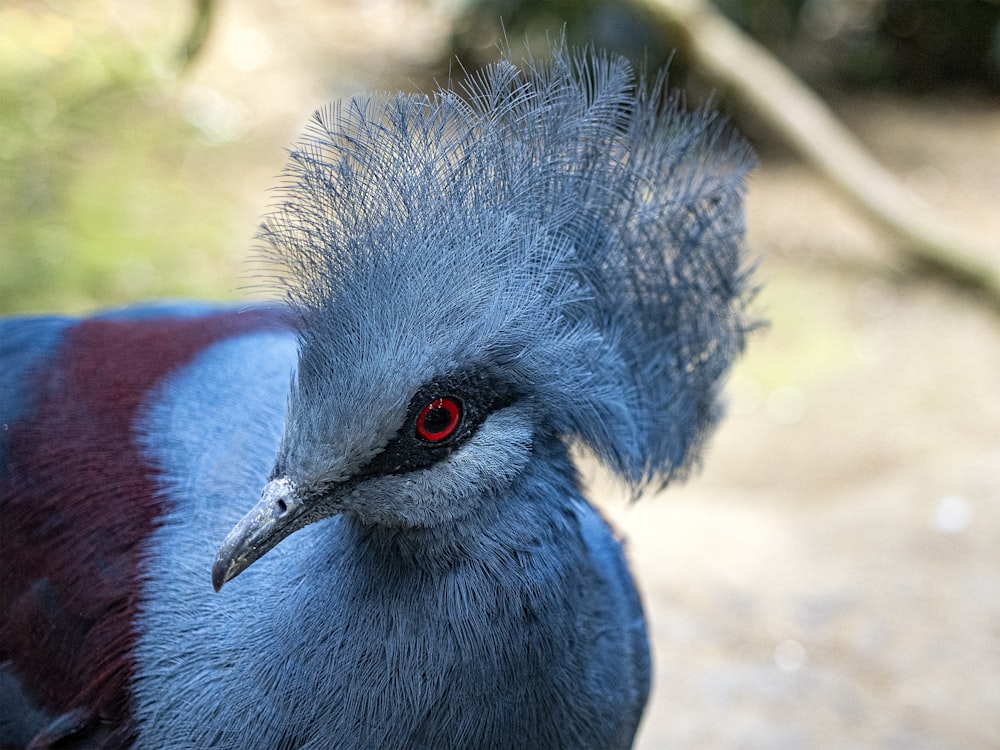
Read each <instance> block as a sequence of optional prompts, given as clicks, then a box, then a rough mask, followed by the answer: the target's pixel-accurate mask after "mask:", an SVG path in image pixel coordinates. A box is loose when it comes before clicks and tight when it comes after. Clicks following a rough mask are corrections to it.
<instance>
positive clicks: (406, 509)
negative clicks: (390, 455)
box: [348, 404, 532, 526]
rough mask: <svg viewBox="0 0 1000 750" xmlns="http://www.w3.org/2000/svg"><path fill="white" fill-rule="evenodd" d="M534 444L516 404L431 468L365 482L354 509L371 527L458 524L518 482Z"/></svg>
mask: <svg viewBox="0 0 1000 750" xmlns="http://www.w3.org/2000/svg"><path fill="white" fill-rule="evenodd" d="M531 440H532V429H531V422H530V420H529V419H528V416H527V413H526V411H525V410H524V409H523V408H522V407H519V406H518V405H516V404H515V405H514V406H510V407H508V408H506V409H501V410H500V411H498V412H495V413H494V414H491V415H490V416H489V417H488V418H487V419H486V421H485V422H483V423H482V424H481V425H480V426H479V429H478V430H477V431H476V434H475V435H473V436H472V438H470V439H469V441H468V442H466V443H465V445H463V446H462V447H461V448H459V449H458V450H457V451H455V452H454V453H452V454H451V455H450V456H448V457H447V458H444V459H442V460H441V461H439V462H438V463H436V464H434V465H433V466H430V467H428V468H426V469H418V470H415V471H411V472H407V473H406V474H398V475H389V476H382V477H375V478H372V479H371V480H369V481H366V482H363V483H362V484H360V485H359V486H358V487H357V488H356V489H355V490H354V492H352V493H351V496H350V500H349V502H348V504H349V506H350V507H351V510H352V511H354V512H355V513H357V515H358V516H359V517H360V518H362V519H363V520H364V521H366V522H369V523H382V524H386V525H389V526H398V525H400V523H402V524H403V525H405V526H437V525H438V524H441V523H447V522H451V521H454V520H456V519H459V518H461V517H463V516H466V515H468V514H470V513H472V512H474V511H475V510H476V505H477V504H478V503H481V502H482V498H483V497H490V496H492V495H494V494H495V493H496V492H499V491H501V490H503V489H504V488H505V487H507V486H508V485H510V483H511V482H513V481H514V479H515V478H516V477H517V475H518V474H520V473H521V471H522V470H523V469H524V467H525V465H526V464H527V463H528V460H529V459H530V457H531ZM386 508H388V509H389V512H388V513H386V511H385V510H384V509H386Z"/></svg>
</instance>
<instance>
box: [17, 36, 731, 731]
mask: <svg viewBox="0 0 1000 750" xmlns="http://www.w3.org/2000/svg"><path fill="white" fill-rule="evenodd" d="M629 81H630V79H629V71H628V68H627V65H626V64H625V63H623V62H621V61H609V60H606V59H604V58H597V59H596V60H595V61H591V62H580V61H576V62H574V61H572V60H571V59H570V58H569V56H568V54H567V53H566V52H565V51H564V50H559V51H557V62H556V64H555V65H554V67H553V69H552V70H551V71H549V72H543V71H538V70H535V71H533V72H532V73H531V74H530V75H529V77H528V78H527V79H521V78H520V77H519V76H518V75H517V74H516V73H515V72H514V71H513V68H512V66H508V65H505V64H501V65H500V66H498V67H497V68H494V69H492V70H491V72H490V73H488V74H487V76H486V77H484V78H483V79H481V80H480V82H479V84H478V88H475V87H474V88H473V89H472V90H471V91H470V92H469V93H470V96H469V97H468V99H467V100H465V101H463V100H459V99H458V98H457V97H455V96H454V95H452V94H450V93H449V92H442V93H441V94H439V96H438V97H437V98H436V99H434V100H429V99H416V98H407V97H400V98H397V99H391V100H389V101H387V102H386V103H385V104H383V105H381V107H379V106H374V105H372V104H371V103H370V102H364V101H356V102H354V103H352V104H351V105H350V107H349V110H348V111H347V112H343V113H342V112H340V111H339V110H338V111H334V112H330V113H326V114H325V115H323V116H321V117H320V118H319V119H318V120H317V124H316V129H315V130H314V132H313V133H312V134H311V136H310V137H309V138H307V140H306V141H304V142H303V145H302V148H301V149H299V150H296V151H293V153H292V163H291V166H290V168H289V172H288V182H287V184H286V187H285V190H286V193H285V196H286V198H287V200H286V201H285V202H284V203H282V204H281V205H280V206H279V207H278V208H277V209H276V211H275V212H274V213H273V214H272V215H271V216H270V217H269V218H268V220H267V221H266V222H265V225H264V229H263V231H262V237H263V239H264V240H265V241H266V242H267V243H268V244H269V245H270V247H271V248H272V250H271V251H270V252H271V257H272V259H273V260H274V261H276V263H277V265H278V267H279V270H278V271H277V273H278V276H279V282H280V284H281V286H282V288H284V289H285V290H286V294H287V305H285V306H281V307H263V308H251V309H243V310H240V311H237V310H220V309H212V308H206V307H203V306H193V305H191V306H187V305H178V306H172V307H151V308H137V309H132V310H126V311H121V312H118V313H113V314H107V315H102V316H98V317H96V318H89V319H83V320H71V319H64V318H35V319H21V320H11V321H6V322H4V323H3V324H0V357H2V360H3V364H4V369H3V371H2V372H0V423H2V425H3V432H0V513H2V517H3V523H2V524H0V556H2V561H0V565H2V568H0V571H2V572H0V575H2V591H0V616H2V618H3V620H2V622H0V747H5V748H6V747H27V746H29V745H30V746H31V747H32V748H41V747H49V746H50V745H54V744H55V743H56V742H57V741H59V743H60V744H59V745H58V746H59V747H131V746H134V747H143V748H146V747H148V748H165V747H170V748H202V747H213V748H289V749H291V748H345V749H346V748H386V747H392V748H434V749H435V750H438V749H442V750H443V749H445V748H510V747H525V748H528V747H530V748H539V749H540V750H544V749H545V748H575V749H579V748H595V750H596V749H601V750H605V749H612V748H627V747H630V746H631V742H632V738H633V736H634V733H635V730H636V727H637V725H638V722H639V719H640V717H641V714H642V710H643V707H644V705H645V701H646V696H647V693H648V689H649V676H650V659H649V652H648V645H647V638H646V628H645V622H644V619H643V614H642V609H641V606H640V603H639V598H638V596H637V594H636V591H635V588H634V585H633V583H632V578H631V575H630V574H629V571H628V568H627V565H626V563H625V559H624V556H623V552H622V549H621V545H620V543H619V541H618V540H617V538H616V537H615V535H614V534H613V532H612V531H611V529H610V528H609V527H608V525H607V524H606V523H605V522H604V520H603V519H602V518H601V517H600V515H599V514H598V513H597V512H596V511H595V510H594V509H593V508H592V507H591V506H590V505H589V504H588V503H587V501H586V500H585V499H584V497H583V495H582V493H581V489H580V487H579V485H578V482H577V478H576V473H575V470H574V468H573V464H572V462H571V461H570V459H569V456H568V445H569V443H570V441H573V440H578V441H581V442H583V443H585V444H586V445H588V446H589V447H590V448H591V449H592V450H593V451H594V452H595V453H596V454H597V455H598V456H599V457H600V458H602V459H604V460H605V461H606V462H608V463H609V464H610V465H611V466H612V468H614V469H615V470H616V471H618V472H619V473H620V474H621V475H622V476H623V477H624V478H625V480H626V481H627V482H629V483H630V484H632V485H633V486H637V487H638V486H640V485H642V484H644V483H646V482H648V481H650V480H655V479H656V478H661V479H666V478H669V477H670V476H673V475H674V474H676V473H679V472H681V471H683V470H684V468H685V467H686V466H687V465H688V464H689V463H690V461H691V460H693V458H695V457H696V455H697V452H698V449H699V448H700V446H701V443H702V441H703V440H704V436H705V434H706V432H707V429H708V428H709V427H710V426H711V424H712V422H713V421H714V419H715V416H716V406H715V399H716V390H717V381H718V378H719V377H720V376H721V374H722V372H724V370H725V368H726V366H727V365H728V362H729V360H730V359H731V357H732V356H733V354H734V353H735V352H736V351H737V350H738V349H739V348H740V346H741V344H742V337H743V334H744V330H745V322H744V321H743V320H742V318H741V316H740V309H741V306H742V289H743V283H742V282H743V278H742V272H741V271H740V265H741V257H740V246H741V236H742V223H741V222H742V219H741V213H740V201H741V183H742V175H743V173H744V172H745V170H746V167H747V164H748V161H749V157H748V156H747V153H746V150H745V149H744V148H743V147H741V146H739V145H738V144H736V145H735V146H734V145H732V144H730V145H728V146H725V147H721V148H717V146H718V143H717V138H718V129H717V128H715V127H714V126H709V125H708V124H706V122H705V120H704V118H703V117H700V116H687V115H683V114H681V113H680V112H679V111H678V110H676V109H670V108H669V107H667V110H668V111H667V121H668V124H667V126H665V127H661V126H659V125H656V124H655V123H654V118H653V117H652V115H653V114H655V113H654V110H656V109H658V106H659V104H662V102H657V101H650V100H647V99H643V98H642V97H641V96H639V97H638V98H637V96H636V94H635V93H634V92H632V90H631V89H630V88H629ZM654 99H655V98H654ZM713 143H714V144H716V145H715V146H713ZM671 148H672V149H673V151H672V152H671V151H670V149H671ZM713 148H715V150H714V151H713ZM657 149H665V150H666V151H665V152H664V153H656V150H657ZM654 187H655V188H656V189H657V190H659V189H662V190H664V193H663V197H662V198H656V196H655V194H654V193H653V192H651V191H652V190H653V188H654ZM657 273H660V274H661V275H662V279H658V278H657V277H656V276H655V274H657ZM290 378H291V390H290V392H289V379H290ZM261 488H264V491H263V494H262V495H261V500H260V502H259V503H258V505H257V506H256V507H255V508H253V509H251V506H252V505H253V498H254V497H255V496H256V495H258V494H260V493H261ZM248 511H250V512H249V513H248ZM241 518H242V520H241ZM314 521H322V522H321V523H313V522H314ZM230 530H232V531H230ZM227 532H229V535H228V536H227ZM293 532H294V534H293ZM290 534H293V536H292V537H291V539H289V541H287V542H285V543H284V544H281V545H280V546H276V545H278V542H280V541H281V540H282V539H283V538H284V537H286V536H289V535H290ZM223 540H224V541H223ZM220 543H221V544H222V547H221V549H220V547H219V545H220ZM272 548H273V550H272ZM217 550H218V555H216V551H217ZM213 559H214V565H213ZM251 563H252V564H253V565H252V567H251ZM244 570H245V571H246V572H243V571H244ZM209 571H211V572H212V576H211V578H212V581H213V582H214V583H215V585H216V588H219V587H221V586H222V585H223V584H225V583H226V582H227V581H230V580H231V579H233V578H235V577H236V576H237V575H239V576H240V578H239V579H238V580H236V581H234V582H232V583H229V584H228V585H227V586H226V588H225V591H223V592H221V593H220V594H214V593H212V591H211V588H210V586H209V577H208V573H209Z"/></svg>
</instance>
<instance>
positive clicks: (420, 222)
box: [213, 47, 752, 589]
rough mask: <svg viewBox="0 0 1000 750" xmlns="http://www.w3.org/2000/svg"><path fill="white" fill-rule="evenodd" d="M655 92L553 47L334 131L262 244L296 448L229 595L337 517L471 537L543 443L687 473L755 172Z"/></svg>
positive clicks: (240, 541)
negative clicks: (295, 541)
mask: <svg viewBox="0 0 1000 750" xmlns="http://www.w3.org/2000/svg"><path fill="white" fill-rule="evenodd" d="M660 84H662V82H660ZM662 90H663V87H662V85H658V86H654V87H647V85H646V84H645V82H640V83H639V85H638V86H637V85H636V82H635V81H634V80H633V75H632V71H631V68H630V67H629V65H628V63H627V62H625V61H623V60H621V59H615V58H608V57H603V56H600V55H591V56H589V57H588V58H584V57H582V56H581V57H574V56H573V55H571V54H570V53H568V52H567V51H566V50H565V49H564V48H562V47H560V48H559V49H557V50H556V53H555V61H554V62H553V63H552V64H551V66H550V67H546V68H542V67H541V66H532V67H531V69H530V70H529V72H528V73H527V74H526V75H522V74H521V73H520V72H519V71H518V70H517V69H516V68H515V67H514V66H513V65H512V64H510V63H509V62H506V61H502V62H501V63H499V64H498V65H496V66H494V67H492V68H489V69H488V70H487V71H485V72H484V73H483V74H482V75H481V76H480V77H478V78H475V79H473V80H472V83H471V84H469V85H468V88H467V89H466V90H465V92H464V93H465V96H459V95H458V94H456V93H454V92H452V91H450V90H447V89H443V90H441V91H439V92H438V93H437V94H436V95H435V96H433V97H412V96H402V95H400V96H398V97H395V98H391V99H388V100H378V101H372V100H362V99H355V100H352V101H351V102H349V103H348V104H347V105H346V107H345V108H343V109H341V108H332V109H329V110H325V111H322V112H320V113H317V115H316V117H315V118H314V120H313V123H312V127H311V129H310V131H309V132H308V133H307V135H306V136H305V138H304V139H303V141H302V142H301V143H300V145H299V147H298V148H297V149H295V150H293V151H292V153H291V158H290V161H289V166H288V168H287V170H286V181H285V184H284V187H283V189H282V193H281V195H282V197H283V201H282V202H281V203H280V204H279V205H278V206H277V207H276V208H275V210H274V211H273V212H272V213H271V214H270V215H269V216H268V217H267V219H266V220H265V222H264V225H263V230H262V238H263V240H264V241H265V244H266V253H267V257H268V259H269V260H270V261H271V263H272V265H273V266H275V267H277V269H278V271H277V278H278V281H279V284H280V286H281V288H282V289H283V290H284V293H285V296H286V299H287V301H288V302H289V303H290V309H292V310H293V311H294V313H295V319H296V323H297V326H298V331H299V363H298V368H297V370H296V373H295V376H294V378H293V381H292V385H291V392H290V396H289V404H288V411H287V418H286V425H285V431H284V436H283V439H282V442H281V445H280V448H279V451H278V455H277V458H276V461H275V464H274V469H273V471H272V475H271V479H270V481H269V482H268V484H267V485H266V486H265V488H264V490H263V493H262V496H261V499H260V502H259V503H258V504H257V505H256V507H254V508H253V509H252V510H251V511H250V512H249V513H248V514H247V515H246V516H245V517H244V519H243V520H242V521H240V523H239V524H238V525H237V526H236V527H235V528H234V529H233V531H232V532H231V533H230V534H229V536H228V537H227V538H226V540H225V541H224V543H223V545H222V548H221V549H220V551H219V554H218V557H217V559H216V563H215V567H214V568H213V583H214V585H215V587H216V588H217V589H218V588H220V587H221V586H222V584H223V583H225V582H226V581H228V580H230V579H231V578H233V577H234V576H236V575H238V574H239V573H240V572H241V571H243V570H244V569H246V568H247V567H248V566H249V565H250V564H251V563H253V562H254V561H255V560H256V559H258V558H259V557H261V556H262V555H263V554H265V553H266V552H267V551H268V550H270V549H271V548H273V547H274V546H275V545H276V544H277V543H278V542H280V541H281V540H282V539H284V538H285V537H287V536H288V535H289V534H291V533H293V532H294V531H296V530H297V529H299V528H301V527H303V526H305V525H306V524H308V523H311V522H313V521H316V520H319V519H322V518H325V517H328V516H331V515H335V514H341V513H344V514H349V515H352V516H354V517H355V518H357V519H358V520H359V521H361V522H362V523H365V524H375V525H380V526H386V527H397V528H418V527H422V528H427V527H440V526H443V525H446V524H451V523H455V522H456V521H457V520H459V519H462V518H464V517H466V516H469V515H470V514H474V513H477V512H478V511H479V510H480V509H481V508H482V507H483V504H484V503H485V502H487V501H488V500H489V499H490V498H493V499H495V498H497V497H499V496H500V495H501V494H502V493H503V492H504V491H505V490H506V489H507V488H508V487H509V486H510V485H511V484H512V483H513V482H514V481H515V480H516V478H517V477H518V476H519V475H520V474H521V472H523V471H524V469H525V467H526V466H527V465H528V464H529V463H530V462H531V461H532V460H534V457H536V456H537V455H538V451H537V448H538V446H539V445H540V443H541V442H545V443H546V444H549V445H551V444H552V443H553V442H557V441H560V440H579V441H581V442H583V443H584V444H586V445H588V446H589V447H590V448H591V449H592V450H593V451H594V452H595V453H596V455H597V456H599V457H600V458H602V459H603V460H605V462H607V463H608V464H609V465H610V466H611V467H612V469H614V470H615V471H617V472H618V473H619V474H620V475H621V476H622V477H623V478H624V479H625V480H626V481H627V482H628V483H629V484H631V485H632V486H634V487H637V488H638V487H640V486H643V485H645V484H647V483H648V482H650V481H652V480H661V481H666V480H667V479H669V478H670V477H672V476H674V475H676V474H679V473H681V472H683V471H684V470H685V469H686V468H687V467H688V466H689V465H690V464H691V462H692V460H693V459H694V458H695V457H696V456H697V454H698V452H699V450H700V448H701V446H702V444H703V442H704V439H705V436H706V435H707V432H708V431H709V429H710V427H711V426H712V424H713V423H714V421H715V419H716V417H717V413H718V408H717V391H718V382H719V379H720V378H721V376H722V374H723V372H724V371H725V369H726V368H727V366H728V364H729V362H730V361H731V359H732V357H733V356H734V355H735V353H736V352H738V351H739V349H740V348H741V347H742V343H743V338H744V335H745V333H746V331H747V329H748V325H749V324H748V323H747V321H746V320H745V316H744V306H745V296H746V295H745V284H744V276H745V273H744V269H743V262H742V257H741V248H742V237H743V218H742V195H743V179H744V176H745V173H746V171H747V170H748V168H749V166H750V163H751V161H752V159H751V156H750V152H749V150H748V149H747V147H746V146H745V145H744V144H743V143H742V142H741V141H739V140H738V139H736V138H733V137H730V136H728V135H726V134H725V131H724V130H723V129H722V128H721V127H720V126H719V124H718V123H716V122H714V121H712V120H711V118H710V117H708V116H706V115H705V114H704V113H701V114H695V115H691V114H686V113H685V112H683V111H682V109H681V108H680V107H679V106H678V105H677V103H676V101H674V100H673V99H669V98H667V97H665V96H663V94H662Z"/></svg>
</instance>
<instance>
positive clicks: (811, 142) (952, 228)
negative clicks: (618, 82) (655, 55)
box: [635, 0, 1000, 311]
mask: <svg viewBox="0 0 1000 750" xmlns="http://www.w3.org/2000/svg"><path fill="white" fill-rule="evenodd" d="M635 1H636V2H637V4H638V5H640V6H643V7H645V8H647V9H648V10H650V11H651V12H652V13H653V14H654V15H655V17H656V18H658V19H660V20H661V21H663V22H665V23H666V24H667V25H668V26H669V27H670V29H671V31H672V32H673V33H674V34H675V35H676V37H677V41H678V44H679V46H680V51H681V52H682V54H685V55H687V56H688V57H689V59H690V62H691V63H692V64H694V65H695V66H697V68H698V69H699V70H700V71H701V72H702V73H703V74H704V75H705V76H707V77H709V78H711V79H713V80H714V81H715V82H716V83H717V84H719V85H721V86H723V87H724V88H726V89H727V90H728V91H729V93H730V94H732V95H733V96H734V97H735V98H736V100H738V101H739V102H740V103H741V104H742V105H743V106H744V107H746V108H748V109H750V110H751V111H752V112H753V113H754V114H755V115H756V116H758V117H759V118H761V119H763V120H764V121H765V122H766V123H767V124H768V125H769V126H770V127H772V128H773V129H774V130H775V131H777V133H778V135H779V136H780V137H781V138H782V139H783V140H785V141H786V142H787V143H788V144H790V145H791V146H792V148H794V149H795V150H796V151H797V152H798V153H799V154H800V155H801V156H802V157H804V158H805V159H806V160H807V161H809V162H810V163H811V164H812V165H813V166H815V167H816V168H817V169H818V170H819V171H820V172H822V173H823V174H824V175H825V176H826V178H827V179H828V180H830V182H831V183H833V185H834V186H836V187H837V188H838V189H839V190H840V191H841V192H842V193H843V194H844V195H845V196H846V197H847V198H849V199H850V200H851V201H852V202H853V203H854V204H855V205H856V206H857V207H859V208H860V209H861V210H862V211H863V212H864V213H866V214H867V215H868V216H869V218H871V219H872V220H874V221H875V222H876V223H878V224H879V225H881V226H882V227H883V228H885V229H887V230H888V231H889V232H890V233H891V235H892V236H893V237H894V238H895V239H896V240H898V242H899V250H900V252H901V253H902V254H903V259H904V260H905V261H906V262H908V264H910V265H912V266H916V267H918V268H923V269H926V270H930V271H932V272H934V273H936V274H938V275H940V276H941V277H943V278H944V279H946V280H947V281H949V282H950V283H952V284H954V285H957V286H960V287H962V288H965V289H971V290H973V291H975V292H977V293H978V294H980V295H982V296H983V297H984V298H985V300H986V301H987V302H988V303H989V304H990V305H991V306H992V307H993V308H995V309H996V310H997V311H1000V275H998V271H997V269H996V268H995V267H994V266H993V265H991V263H992V262H994V261H995V260H996V259H998V258H1000V248H996V247H990V246H988V245H987V244H986V243H985V242H981V241H979V240H978V239H977V238H973V237H971V236H968V234H967V233H966V232H965V231H964V229H963V228H962V227H960V226H957V225H955V224H954V223H953V222H950V221H948V220H947V219H945V218H944V217H942V216H939V215H938V214H937V213H936V212H934V211H933V210H931V209H930V208H928V207H927V206H924V205H921V204H920V203H918V201H917V200H916V198H915V197H914V196H913V195H912V193H911V192H910V191H909V190H908V189H907V188H906V187H905V186H904V185H903V184H902V183H901V182H900V181H899V180H898V179H897V178H896V177H895V176H894V175H893V174H892V173H891V172H889V170H887V169H886V168H885V167H883V166H882V165H881V164H879V163H878V161H876V160H875V158H874V157H873V156H871V154H869V152H868V151H867V150H866V148H865V147H864V145H863V144H862V143H861V142H860V141H859V140H858V139H857V138H856V137H855V136H854V135H852V134H851V133H850V132H849V131H848V130H847V129H846V128H845V127H844V126H843V125H842V124H841V123H840V122H839V121H838V120H837V118H836V116H835V115H834V114H833V112H832V111H831V110H830V109H829V107H827V105H826V104H825V103H824V102H823V101H822V100H821V99H820V98H819V97H818V96H817V95H816V94H814V93H813V92H812V91H810V90H809V89H808V88H807V87H806V86H805V85H804V84H803V83H802V82H800V81H799V80H798V79H797V78H796V77H795V76H794V75H793V74H792V73H791V72H790V71H789V70H788V69H787V68H786V67H785V66H784V65H782V64H781V63H780V62H779V61H777V60H776V59H775V58H774V57H773V56H772V55H771V54H770V53H769V52H768V51H767V50H765V49H764V48H763V47H762V46H760V45H759V44H757V43H756V42H755V41H754V40H752V39H751V38H749V37H748V36H747V35H746V34H744V33H743V32H742V31H740V30H739V29H738V28H737V27H736V26H735V25H734V24H732V23H731V22H730V21H729V20H728V19H726V18H725V17H724V16H723V15H722V14H721V13H719V12H718V11H717V10H716V9H715V8H714V6H713V5H712V4H711V3H710V2H709V1H708V0H635Z"/></svg>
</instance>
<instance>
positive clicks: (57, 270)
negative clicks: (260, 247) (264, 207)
mask: <svg viewBox="0 0 1000 750" xmlns="http://www.w3.org/2000/svg"><path fill="white" fill-rule="evenodd" d="M88 7H90V8H93V5H92V4H89V3H81V4H80V6H79V7H77V8H74V7H73V6H72V5H66V6H65V8H63V9H59V8H58V7H56V6H53V5H51V4H41V3H31V2H7V3H5V4H4V5H3V6H2V7H0V69H2V70H3V75H2V76H0V313H7V312H12V311H18V312H27V311H80V310H86V309H92V308H94V307H96V306H103V305H108V304H118V303H125V302H128V301H134V300H136V299H141V298H144V297H153V296H170V297H184V296H208V297H219V296H225V293H226V292H227V291H230V290H232V287H233V284H232V281H231V278H232V269H228V268H227V269H218V268H216V266H217V265H218V260H217V259H218V258H219V257H220V256H222V255H224V248H220V243H221V242H225V241H231V240H232V236H233V234H232V231H231V228H230V227H229V226H228V222H229V221H230V219H229V218H228V216H229V212H230V209H231V206H229V205H226V200H225V199H224V197H223V198H222V199H221V200H220V199H219V198H218V197H216V196H206V195H205V194H204V193H203V192H202V191H201V190H199V185H200V184H202V182H201V178H202V177H203V176H204V175H205V174H206V172H207V171H209V170H211V169H213V168H215V167H216V166H217V165H213V164H212V159H213V158H214V157H213V156H212V154H211V151H212V148H210V147H209V146H207V145H206V143H205V142H204V138H202V136H201V134H200V133H199V131H198V129H197V128H196V127H194V126H193V125H191V124H190V123H188V122H187V121H186V120H185V119H184V118H183V117H182V116H181V115H180V114H179V112H178V107H177V106H176V103H175V102H174V100H173V99H172V97H171V94H172V91H173V87H174V84H173V80H172V77H171V75H170V74H169V72H168V73H167V74H166V75H164V74H161V73H158V72H157V71H156V70H155V68H157V67H158V66H159V65H160V63H158V62H157V60H158V55H159V59H163V57H164V55H165V54H168V53H164V52H163V51H162V50H158V49H157V48H156V47H155V44H153V43H152V42H150V43H149V44H146V40H136V39H135V38H134V37H130V36H129V35H128V34H126V33H123V31H122V29H120V28H115V27H114V26H112V25H110V24H108V22H107V18H106V17H105V16H102V15H101V14H99V13H96V12H92V13H88V12H86V9H87V8H88ZM216 150H218V149H216ZM206 156H207V160H206V163H199V159H204V158H205V157H206ZM206 198H209V199H206ZM192 250H193V252H192ZM192 258H193V260H192ZM213 258H214V259H216V260H213ZM223 279H226V281H223Z"/></svg>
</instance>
